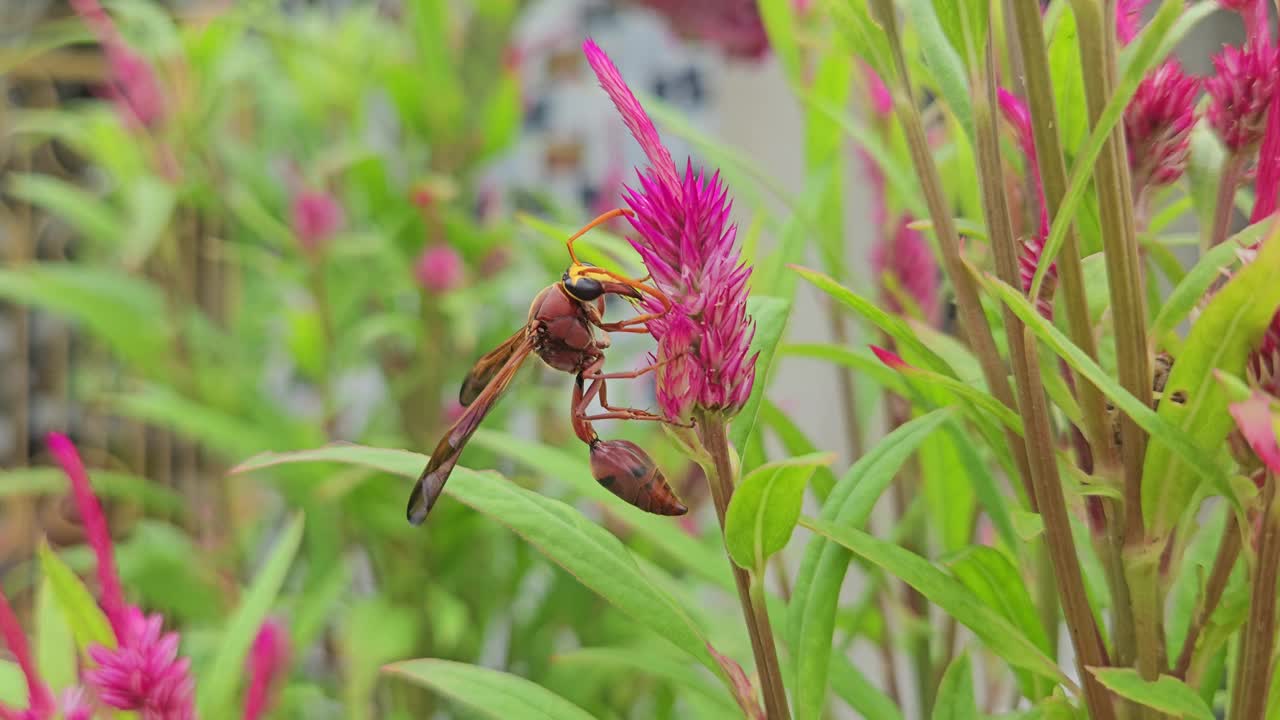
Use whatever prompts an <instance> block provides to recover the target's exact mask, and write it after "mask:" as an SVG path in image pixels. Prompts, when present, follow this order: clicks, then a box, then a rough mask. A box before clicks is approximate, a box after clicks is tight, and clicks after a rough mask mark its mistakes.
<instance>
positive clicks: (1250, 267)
mask: <svg viewBox="0 0 1280 720" xmlns="http://www.w3.org/2000/svg"><path fill="white" fill-rule="evenodd" d="M1277 306H1280V226H1277V229H1276V230H1273V231H1272V233H1271V236H1270V237H1269V238H1268V239H1267V240H1266V241H1265V242H1264V243H1263V245H1262V247H1261V249H1259V251H1258V256H1257V258H1256V259H1255V260H1254V261H1253V262H1251V263H1249V264H1247V265H1245V266H1244V267H1242V268H1241V269H1240V271H1239V272H1237V273H1236V274H1235V275H1234V276H1233V277H1232V278H1231V280H1230V282H1228V283H1227V284H1226V285H1225V286H1224V287H1223V288H1222V289H1221V290H1219V291H1218V292H1217V293H1216V294H1215V295H1214V296H1213V299H1212V300H1210V301H1209V305H1208V306H1207V307H1206V308H1205V310H1204V312H1203V313H1202V314H1201V315H1200V317H1199V318H1198V319H1197V320H1196V323H1195V325H1193V326H1192V327H1191V333H1190V334H1189V335H1188V336H1187V342H1186V344H1185V345H1184V346H1183V349H1182V352H1181V353H1179V355H1178V357H1177V360H1176V362H1174V364H1173V369H1172V370H1171V371H1170V372H1169V379H1168V381H1167V382H1166V383H1165V389H1164V395H1163V396H1164V397H1165V398H1166V399H1165V400H1164V401H1163V402H1161V403H1160V410H1159V417H1160V419H1161V420H1162V421H1164V422H1166V423H1168V424H1169V425H1170V426H1172V427H1176V428H1178V429H1179V430H1181V431H1182V432H1184V433H1186V434H1187V436H1188V437H1189V438H1190V440H1191V442H1193V443H1194V444H1195V445H1196V446H1198V447H1201V448H1218V447H1220V446H1221V445H1222V443H1223V442H1224V441H1225V440H1226V437H1227V433H1228V432H1229V431H1230V430H1231V427H1232V422H1231V416H1230V415H1229V414H1228V413H1227V397H1226V391H1225V390H1224V389H1223V387H1222V385H1221V384H1219V383H1218V382H1217V381H1216V380H1215V379H1214V377H1213V371H1214V370H1222V371H1225V372H1227V373H1231V374H1234V375H1238V374H1242V373H1243V371H1244V365H1245V361H1246V359H1247V358H1248V356H1249V352H1250V351H1252V350H1253V349H1254V348H1255V347H1257V345H1258V343H1259V342H1260V341H1261V339H1262V336H1263V334H1264V333H1265V332H1266V329H1267V327H1268V326H1269V325H1270V324H1271V318H1272V317H1273V316H1274V315H1275V310H1276V307H1277ZM1176 394H1183V395H1185V402H1181V403H1179V402H1175V401H1173V400H1172V399H1170V398H1172V397H1173V396H1174V395H1176ZM1207 454H1208V453H1201V454H1200V455H1197V458H1200V457H1202V456H1203V455H1207ZM1188 465H1189V462H1188V459H1187V458H1181V457H1175V455H1174V454H1173V453H1172V452H1171V448H1170V446H1168V445H1162V444H1158V443H1152V444H1150V445H1149V446H1148V447H1147V455H1146V459H1145V461H1144V463H1143V468H1142V476H1143V477H1144V478H1147V481H1146V482H1144V483H1143V485H1142V513H1143V517H1144V518H1145V519H1146V522H1147V527H1148V532H1152V533H1156V534H1155V535H1154V537H1164V533H1166V532H1169V531H1171V530H1172V529H1173V528H1174V527H1175V526H1176V525H1177V523H1178V521H1179V519H1180V518H1181V517H1182V515H1183V514H1184V513H1185V512H1187V510H1188V509H1189V508H1188V506H1189V505H1190V503H1191V498H1192V496H1193V495H1195V493H1196V491H1197V490H1198V489H1199V488H1200V483H1199V482H1197V479H1196V478H1195V477H1194V476H1193V475H1192V474H1191V473H1190V472H1188ZM1227 494H1228V497H1232V496H1233V495H1232V494H1231V493H1230V492H1229V490H1228V491H1227Z"/></svg>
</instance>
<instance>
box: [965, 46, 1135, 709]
mask: <svg viewBox="0 0 1280 720" xmlns="http://www.w3.org/2000/svg"><path fill="white" fill-rule="evenodd" d="M971 76H972V80H973V82H974V83H975V85H976V87H974V92H973V93H972V96H973V121H974V128H975V131H976V141H977V142H976V148H975V149H976V153H975V155H976V159H977V163H978V177H979V182H980V185H981V195H982V206H983V210H984V211H985V214H986V220H987V232H988V234H989V236H990V238H991V246H992V249H993V251H994V253H995V260H996V270H997V273H998V274H999V276H1000V278H1001V279H1002V280H1003V281H1004V282H1006V283H1008V284H1011V285H1013V286H1014V287H1018V286H1019V283H1020V282H1021V279H1020V273H1019V269H1018V245H1017V240H1016V239H1015V238H1014V236H1013V223H1012V221H1011V219H1010V217H1009V204H1008V197H1007V196H1006V195H1005V192H1004V183H1003V182H1002V175H1003V168H1004V165H1003V163H1002V161H1001V158H1000V137H999V130H998V128H997V127H996V122H995V118H996V117H997V114H998V112H999V111H998V106H997V104H996V89H995V76H996V74H995V53H994V50H993V43H992V40H991V35H990V31H988V34H987V40H986V64H985V67H980V68H979V67H975V68H973V72H972V73H971ZM1002 309H1003V315H1004V324H1005V332H1006V334H1007V335H1008V339H1009V354H1010V356H1011V358H1012V360H1013V374H1014V380H1015V383H1014V384H1015V386H1016V387H1017V391H1018V407H1020V408H1021V409H1022V417H1023V421H1024V422H1025V423H1026V438H1027V456H1028V459H1029V460H1030V463H1031V477H1032V484H1033V487H1034V494H1033V497H1034V498H1035V499H1036V504H1037V508H1038V511H1039V513H1040V516H1041V517H1042V518H1043V519H1044V525H1045V539H1044V542H1045V543H1046V544H1047V545H1048V548H1049V554H1050V557H1051V559H1052V562H1053V568H1054V573H1055V576H1056V578H1057V584H1058V594H1059V596H1060V597H1061V598H1062V606H1063V610H1064V612H1065V615H1066V619H1067V628H1068V629H1069V630H1070V632H1071V639H1072V642H1073V644H1074V646H1075V649H1076V658H1077V662H1078V665H1079V668H1080V677H1081V679H1082V680H1083V682H1084V693H1085V702H1086V703H1087V704H1088V707H1089V713H1090V716H1091V717H1093V718H1095V719H1096V720H1109V719H1111V718H1114V717H1115V710H1114V708H1113V707H1112V704H1111V698H1110V696H1109V695H1108V693H1107V691H1106V689H1105V688H1103V687H1102V685H1101V684H1100V683H1099V682H1098V681H1097V679H1096V678H1094V677H1093V674H1092V673H1090V672H1089V670H1088V668H1089V667H1098V666H1101V665H1105V664H1107V659H1106V652H1105V650H1104V648H1103V646H1102V638H1101V635H1100V634H1099V633H1098V627H1097V624H1096V623H1095V621H1094V617H1093V611H1092V608H1090V607H1089V599H1088V597H1087V596H1086V595H1085V591H1084V578H1083V574H1082V572H1081V569H1080V559H1079V557H1078V556H1077V554H1076V548H1075V540H1074V538H1073V537H1072V535H1071V522H1070V518H1069V517H1068V515H1067V509H1066V500H1065V499H1064V497H1063V491H1062V485H1061V479H1060V478H1059V477H1058V465H1057V457H1056V455H1055V452H1054V444H1053V437H1052V431H1051V427H1050V421H1049V408H1048V406H1047V404H1046V401H1045V395H1044V387H1043V385H1041V382H1040V362H1039V359H1038V358H1037V356H1036V345H1035V339H1034V337H1033V336H1031V335H1030V334H1029V333H1028V332H1027V329H1026V327H1025V326H1024V325H1023V324H1022V321H1021V320H1019V319H1018V317H1017V316H1016V315H1014V314H1013V312H1012V311H1011V310H1010V309H1009V308H1008V307H1007V306H1005V307H1003V308H1002Z"/></svg>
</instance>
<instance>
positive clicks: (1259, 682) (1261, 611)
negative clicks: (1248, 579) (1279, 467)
mask: <svg viewBox="0 0 1280 720" xmlns="http://www.w3.org/2000/svg"><path fill="white" fill-rule="evenodd" d="M1275 483H1276V478H1275V476H1274V475H1272V476H1269V477H1268V478H1267V485H1266V489H1265V490H1264V495H1265V501H1264V505H1263V516H1262V532H1261V537H1260V538H1259V540H1258V559H1257V563H1256V567H1255V568H1254V575H1253V587H1252V588H1251V594H1250V598H1249V619H1248V620H1246V621H1245V624H1244V628H1243V629H1242V630H1241V631H1240V638H1241V640H1240V654H1239V656H1238V659H1237V660H1236V679H1235V683H1234V684H1233V690H1232V696H1231V714H1230V716H1229V717H1230V718H1231V719H1232V720H1254V719H1255V718H1261V717H1263V715H1264V713H1265V712H1266V708H1267V696H1268V694H1269V692H1270V689H1271V660H1272V658H1271V655H1272V651H1273V650H1274V649H1275V644H1276V580H1277V576H1278V575H1280V504H1277V503H1276V501H1275V496H1276V491H1275Z"/></svg>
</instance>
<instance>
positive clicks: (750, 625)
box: [698, 413, 791, 720]
mask: <svg viewBox="0 0 1280 720" xmlns="http://www.w3.org/2000/svg"><path fill="white" fill-rule="evenodd" d="M698 435H699V438H700V439H701V441H702V446H703V447H704V448H705V449H706V452H707V454H708V455H709V456H710V458H711V464H710V466H709V467H706V468H705V470H706V473H707V482H708V484H709V485H710V486H711V497H712V500H713V501H714V502H715V506H716V517H717V519H718V520H719V521H720V531H721V534H723V533H724V519H725V514H726V513H727V512H728V510H729V501H730V500H731V499H732V498H733V488H734V484H735V476H736V471H735V470H734V465H733V460H732V458H731V457H730V449H729V435H728V428H727V427H726V425H725V421H724V417H723V416H721V415H719V414H716V413H702V414H701V415H700V416H699V417H698ZM726 557H727V550H726ZM729 566H730V567H731V568H732V569H733V580H734V583H735V584H736V585H737V588H738V601H739V603H740V604H741V605H742V615H743V618H744V619H745V620H746V623H747V632H748V634H749V635H750V636H751V651H752V653H753V654H754V655H755V660H756V673H757V674H758V675H759V676H760V686H761V694H762V695H763V696H764V706H765V714H766V715H767V716H768V718H769V720H790V718H791V712H790V710H789V708H788V706H787V694H786V688H785V686H784V685H783V684H782V671H781V669H780V667H779V665H778V649H777V646H776V645H775V643H774V639H773V626H772V625H771V624H770V622H769V613H768V609H767V606H766V605H765V604H764V603H763V602H760V603H757V602H756V601H754V600H753V599H752V593H751V579H750V576H749V574H748V573H747V571H746V570H744V569H742V568H740V567H738V565H737V563H735V562H733V560H729Z"/></svg>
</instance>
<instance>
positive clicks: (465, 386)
mask: <svg viewBox="0 0 1280 720" xmlns="http://www.w3.org/2000/svg"><path fill="white" fill-rule="evenodd" d="M524 339H525V329H524V328H520V329H519V330H517V331H516V334H515V335H512V336H511V337H509V338H507V339H506V340H504V341H503V342H502V344H501V345H499V346H498V347H496V348H494V349H492V350H490V351H489V352H487V353H485V355H484V357H482V358H480V359H479V360H477V361H476V364H475V365H473V366H472V367H471V372H469V373H467V379H466V380H463V381H462V389H461V390H460V391H459V392H458V402H459V403H462V406H463V407H466V406H468V405H470V404H471V403H473V402H475V400H476V398H477V397H479V396H480V393H481V392H483V391H484V389H485V387H486V386H488V384H489V383H490V382H492V381H493V377H494V376H495V375H497V374H498V371H500V370H502V368H503V366H504V365H506V364H507V360H509V359H510V358H511V354H512V353H514V352H515V351H516V350H518V349H519V348H520V346H521V343H523V342H524Z"/></svg>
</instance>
